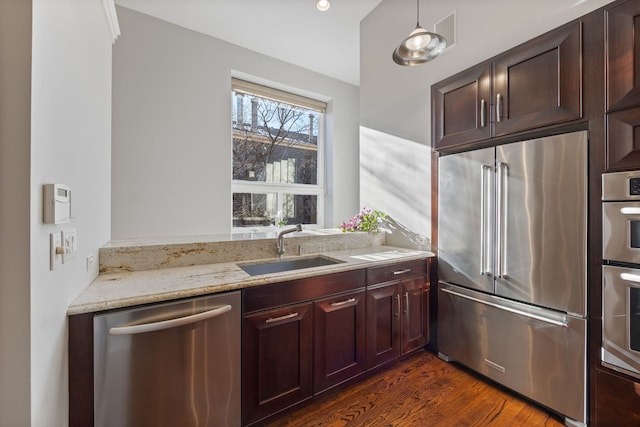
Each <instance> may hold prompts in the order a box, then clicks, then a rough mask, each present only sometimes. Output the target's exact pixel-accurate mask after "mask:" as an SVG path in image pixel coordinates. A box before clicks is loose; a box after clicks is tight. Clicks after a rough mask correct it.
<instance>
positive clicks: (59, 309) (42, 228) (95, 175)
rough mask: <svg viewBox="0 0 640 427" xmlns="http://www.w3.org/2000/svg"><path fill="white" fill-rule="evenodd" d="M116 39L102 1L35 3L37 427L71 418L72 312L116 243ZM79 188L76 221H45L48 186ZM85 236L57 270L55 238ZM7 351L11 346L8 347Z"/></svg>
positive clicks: (33, 242)
mask: <svg viewBox="0 0 640 427" xmlns="http://www.w3.org/2000/svg"><path fill="white" fill-rule="evenodd" d="M111 43H112V38H111V32H110V30H109V27H108V22H107V18H106V15H105V10H104V8H103V4H102V1H101V0H82V1H81V0H34V1H33V45H32V97H31V176H30V180H31V184H30V188H31V215H30V221H31V237H30V242H31V244H30V245H31V253H30V260H31V267H30V275H31V286H30V291H31V299H30V307H25V310H27V311H30V313H31V321H30V323H31V334H30V336H31V338H30V345H31V359H30V363H31V385H30V388H31V422H30V425H31V426H33V427H39V426H42V427H49V426H63V425H66V424H67V420H68V388H67V381H68V366H67V318H66V311H67V307H68V305H69V304H70V303H71V302H72V301H73V299H74V298H75V297H76V296H77V295H78V294H79V293H80V292H81V291H82V290H83V289H84V288H85V287H86V286H87V285H88V284H89V283H90V282H91V281H92V280H93V279H94V278H95V277H96V276H97V274H98V270H97V263H95V264H94V265H93V267H92V268H91V269H90V271H87V268H86V264H85V259H86V256H87V255H89V254H93V255H94V256H95V258H96V260H97V250H98V247H100V246H102V245H103V244H104V243H105V242H107V241H108V240H109V237H110V229H109V227H110V140H111ZM54 182H56V183H64V184H67V185H69V186H70V187H71V190H72V199H73V210H74V212H75V218H74V219H72V220H71V222H70V223H69V224H67V225H65V226H64V227H63V226H61V225H49V224H43V222H42V185H43V184H45V183H54ZM66 227H74V228H76V229H77V232H78V241H79V247H78V249H79V252H78V255H77V257H76V258H74V259H72V260H70V261H69V262H67V263H65V264H64V265H63V266H61V267H60V268H58V269H57V270H54V271H50V270H49V252H48V251H49V233H50V232H51V231H53V230H60V229H63V228H66ZM3 346H4V344H3Z"/></svg>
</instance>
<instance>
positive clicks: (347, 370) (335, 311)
mask: <svg viewBox="0 0 640 427" xmlns="http://www.w3.org/2000/svg"><path fill="white" fill-rule="evenodd" d="M365 302H366V300H365V291H364V290H360V291H357V292H351V293H347V294H341V295H337V296H332V297H329V298H324V299H322V300H318V301H315V302H314V303H313V311H314V316H313V317H314V319H313V320H314V322H315V331H314V355H315V360H314V380H313V383H314V384H313V392H314V393H316V394H317V393H319V392H321V391H324V390H326V389H328V388H330V387H332V386H334V385H336V384H340V383H342V382H343V381H346V380H348V379H350V378H353V377H355V376H357V375H360V374H362V373H363V372H365V371H366V369H367V366H366V358H365V316H366V309H365Z"/></svg>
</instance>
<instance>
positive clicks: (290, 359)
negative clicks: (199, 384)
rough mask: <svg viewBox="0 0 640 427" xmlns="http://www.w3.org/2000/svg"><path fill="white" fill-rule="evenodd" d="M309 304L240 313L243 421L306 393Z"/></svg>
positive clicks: (310, 336)
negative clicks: (241, 316) (250, 313)
mask: <svg viewBox="0 0 640 427" xmlns="http://www.w3.org/2000/svg"><path fill="white" fill-rule="evenodd" d="M312 313H313V312H312V304H311V303H306V304H300V305H292V306H287V307H285V308H281V309H276V310H268V311H266V312H261V313H260V314H256V315H252V316H245V317H244V318H243V319H242V402H243V405H242V417H243V419H244V422H243V424H248V423H251V422H253V421H257V420H260V419H262V418H264V417H266V416H268V415H270V414H272V413H274V412H277V411H279V410H281V409H283V408H286V407H288V406H291V405H293V404H295V403H298V402H301V401H303V400H305V399H308V398H310V397H311V396H312V394H313V393H312V378H313V377H312V368H313V366H312V362H313V354H312V343H313V321H312Z"/></svg>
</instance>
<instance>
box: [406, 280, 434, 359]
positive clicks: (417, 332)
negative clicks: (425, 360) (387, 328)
mask: <svg viewBox="0 0 640 427" xmlns="http://www.w3.org/2000/svg"><path fill="white" fill-rule="evenodd" d="M426 280H427V279H426V278H425V277H423V276H420V277H416V278H413V279H409V280H403V281H402V282H401V287H402V295H401V298H402V322H401V343H402V345H401V347H402V354H404V353H407V352H409V351H411V350H415V349H417V348H420V347H422V346H423V345H425V344H426V343H427V337H428V336H429V330H428V322H427V319H428V308H427V307H428V299H427V295H428V289H429V288H428V282H427V281H426Z"/></svg>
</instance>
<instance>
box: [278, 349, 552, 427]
mask: <svg viewBox="0 0 640 427" xmlns="http://www.w3.org/2000/svg"><path fill="white" fill-rule="evenodd" d="M268 425H269V426H270V427H284V426H323V427H326V426H329V427H343V426H365V425H366V426H427V425H428V426H430V427H431V426H446V427H449V426H487V425H493V426H510V427H512V426H545V427H561V426H562V425H563V423H562V422H561V419H560V418H559V417H557V416H556V415H555V414H551V413H549V412H546V411H545V410H544V409H542V408H540V407H538V406H536V405H535V404H533V403H531V402H530V401H528V400H526V399H524V398H521V397H519V396H517V395H514V394H512V393H510V392H509V391H508V390H506V389H504V388H502V387H500V386H498V385H496V384H494V383H491V382H489V381H486V380H484V379H483V378H481V377H479V376H477V375H475V374H474V373H472V372H470V371H468V370H466V369H463V368H460V367H459V366H458V365H455V364H449V363H446V362H443V361H442V360H440V359H438V358H437V357H436V356H435V355H434V354H433V353H430V352H424V351H422V352H419V353H417V354H416V355H414V356H411V357H410V358H408V359H406V360H404V361H402V362H400V363H397V364H395V365H393V366H392V367H391V368H390V369H388V370H386V371H383V372H380V373H377V374H375V375H373V376H371V377H369V378H367V379H366V380H364V381H361V382H359V383H357V384H354V385H353V386H351V387H348V388H346V389H343V390H339V391H336V392H329V393H328V394H327V395H324V396H321V397H320V398H318V399H316V400H315V401H314V402H313V403H311V404H309V405H307V406H305V407H302V408H299V409H296V410H295V411H293V412H290V413H288V414H286V415H284V416H283V417H282V418H279V419H277V420H275V421H273V422H271V423H270V424H268Z"/></svg>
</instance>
